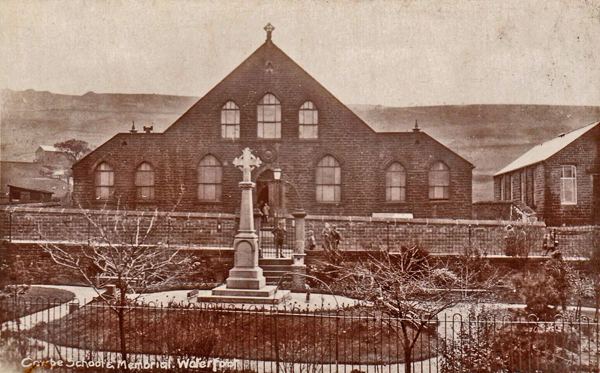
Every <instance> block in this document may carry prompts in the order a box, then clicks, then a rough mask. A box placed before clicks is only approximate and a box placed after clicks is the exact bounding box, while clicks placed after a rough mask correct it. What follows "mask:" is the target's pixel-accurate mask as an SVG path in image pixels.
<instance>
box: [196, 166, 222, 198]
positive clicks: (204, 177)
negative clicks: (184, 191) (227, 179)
mask: <svg viewBox="0 0 600 373" xmlns="http://www.w3.org/2000/svg"><path fill="white" fill-rule="evenodd" d="M221 180H222V167H221V162H219V160H218V159H217V158H215V157H214V156H213V155H207V156H206V157H204V158H202V160H201V161H200V163H199V164H198V200H200V201H213V202H214V201H220V200H221Z"/></svg>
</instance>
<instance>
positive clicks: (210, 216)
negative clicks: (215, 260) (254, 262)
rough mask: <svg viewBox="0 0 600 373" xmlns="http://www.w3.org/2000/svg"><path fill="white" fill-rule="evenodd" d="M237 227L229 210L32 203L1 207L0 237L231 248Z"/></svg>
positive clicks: (8, 238)
mask: <svg viewBox="0 0 600 373" xmlns="http://www.w3.org/2000/svg"><path fill="white" fill-rule="evenodd" d="M236 231H237V220H236V217H235V215H231V214H218V213H181V212H171V213H167V212H151V211H150V212H149V211H115V210H111V211H102V210H82V209H48V208H31V207H12V208H8V209H4V210H1V211H0V238H4V239H6V240H10V241H40V240H43V241H60V242H102V241H110V242H113V243H116V242H141V240H143V242H144V243H148V244H158V243H162V244H164V245H167V246H175V247H197V246H201V247H230V246H231V244H232V243H233V238H234V236H235V234H236ZM146 232H150V233H149V234H146Z"/></svg>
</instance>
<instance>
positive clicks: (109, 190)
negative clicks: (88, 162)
mask: <svg viewBox="0 0 600 373" xmlns="http://www.w3.org/2000/svg"><path fill="white" fill-rule="evenodd" d="M94 187H95V196H96V199H100V200H107V199H110V198H111V197H112V196H113V193H114V191H115V171H114V169H113V168H112V166H111V165H109V164H108V163H106V162H102V163H100V164H99V165H98V166H97V167H96V169H95V170H94Z"/></svg>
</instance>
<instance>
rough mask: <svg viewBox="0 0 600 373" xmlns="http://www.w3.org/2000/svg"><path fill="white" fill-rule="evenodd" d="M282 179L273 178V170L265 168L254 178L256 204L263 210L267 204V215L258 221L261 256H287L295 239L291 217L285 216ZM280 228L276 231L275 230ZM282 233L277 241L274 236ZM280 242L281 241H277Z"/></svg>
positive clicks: (291, 250)
mask: <svg viewBox="0 0 600 373" xmlns="http://www.w3.org/2000/svg"><path fill="white" fill-rule="evenodd" d="M284 185H285V184H284V182H283V181H282V180H275V177H274V174H273V170H270V169H266V170H264V171H263V172H261V173H260V174H259V175H258V177H257V178H256V205H257V207H259V208H260V209H261V211H262V212H264V205H265V204H268V205H269V216H268V217H264V216H263V219H262V220H261V222H260V225H259V227H260V229H259V230H258V239H259V246H260V250H261V251H260V255H261V257H262V258H267V259H269V258H277V257H281V256H283V257H287V258H289V257H290V256H291V254H292V252H293V245H294V242H295V241H294V240H295V233H294V223H293V219H289V218H286V214H287V211H286V208H285V205H286V203H285V186H284ZM278 229H279V230H282V231H280V232H277V230H278ZM279 234H281V235H283V237H281V238H280V239H281V240H282V241H279V240H278V239H277V238H276V237H275V236H276V235H279ZM278 242H281V243H278Z"/></svg>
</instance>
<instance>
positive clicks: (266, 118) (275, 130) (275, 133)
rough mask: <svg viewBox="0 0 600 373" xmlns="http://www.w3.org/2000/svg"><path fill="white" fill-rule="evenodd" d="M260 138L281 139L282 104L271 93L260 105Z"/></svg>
mask: <svg viewBox="0 0 600 373" xmlns="http://www.w3.org/2000/svg"><path fill="white" fill-rule="evenodd" d="M258 137H259V138H261V139H279V138H281V103H279V100H278V99H277V97H275V96H273V95H272V94H270V93H267V94H266V95H265V96H264V97H263V98H262V100H260V103H259V104H258Z"/></svg>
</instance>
